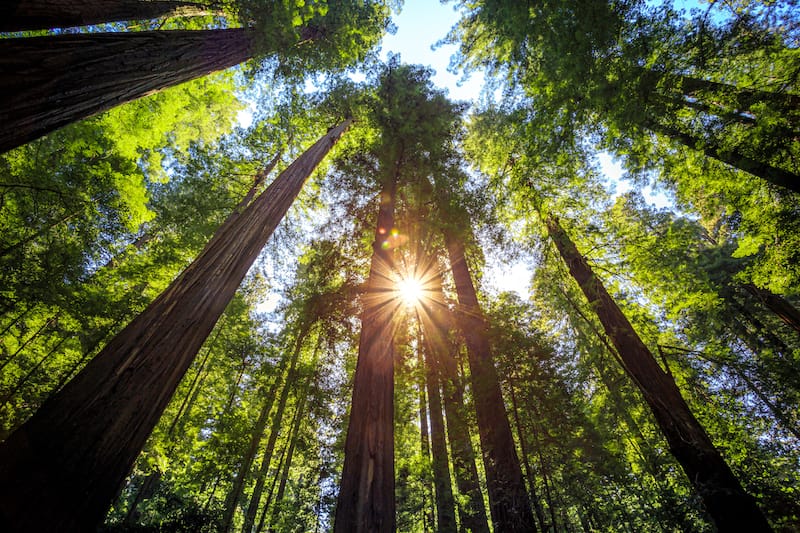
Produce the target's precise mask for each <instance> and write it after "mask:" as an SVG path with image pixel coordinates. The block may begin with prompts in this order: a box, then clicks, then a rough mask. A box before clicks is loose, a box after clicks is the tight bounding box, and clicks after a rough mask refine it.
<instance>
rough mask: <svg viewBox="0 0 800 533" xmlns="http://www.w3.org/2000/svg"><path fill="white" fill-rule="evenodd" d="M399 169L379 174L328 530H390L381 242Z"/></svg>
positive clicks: (386, 318) (385, 283)
mask: <svg viewBox="0 0 800 533" xmlns="http://www.w3.org/2000/svg"><path fill="white" fill-rule="evenodd" d="M398 174H399V168H396V169H394V170H393V174H392V175H391V176H387V177H386V178H385V182H384V184H383V190H382V191H381V194H380V209H379V211H378V223H377V228H376V231H375V241H374V242H373V243H372V264H371V266H370V271H369V278H368V279H367V289H366V294H365V295H364V311H363V313H362V315H361V337H360V339H359V344H358V363H357V365H356V373H355V378H354V381H353V400H352V404H351V406H350V423H349V425H348V428H347V439H346V441H345V445H344V467H343V469H342V480H341V483H340V488H339V497H338V500H337V503H336V519H335V522H334V528H333V529H334V531H335V532H338V533H355V532H365V531H376V532H393V531H394V529H395V503H394V332H395V327H394V326H395V325H394V324H393V321H392V319H393V318H394V316H395V313H394V311H395V310H396V308H397V302H396V299H395V298H393V297H392V292H393V291H394V288H395V287H394V285H395V284H394V280H393V279H392V269H393V268H394V258H393V254H392V251H391V248H390V247H388V246H387V247H384V246H383V245H384V243H386V242H387V239H388V238H389V235H390V232H391V230H392V228H393V227H394V205H395V192H396V190H397V179H398Z"/></svg>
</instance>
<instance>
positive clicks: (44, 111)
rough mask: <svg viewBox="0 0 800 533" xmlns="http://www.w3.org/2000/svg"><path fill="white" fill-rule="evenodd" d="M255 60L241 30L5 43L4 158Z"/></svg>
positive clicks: (1, 66)
mask: <svg viewBox="0 0 800 533" xmlns="http://www.w3.org/2000/svg"><path fill="white" fill-rule="evenodd" d="M54 51H55V52H54ZM56 52H57V53H56ZM253 53H254V48H253V38H252V34H251V33H250V30H247V29H243V28H236V29H222V30H193V31H182V30H181V31H177V30H176V31H143V32H122V33H82V34H62V35H52V36H45V37H29V38H18V39H0V74H1V75H0V152H5V151H6V150H10V149H11V148H14V147H16V146H20V145H22V144H25V143H26V142H29V141H32V140H33V139H36V138H38V137H41V136H42V135H45V134H47V133H49V132H51V131H53V130H56V129H58V128H60V127H62V126H66V125H67V124H70V123H72V122H75V121H78V120H81V119H83V118H86V117H90V116H92V115H95V114H97V113H100V112H101V111H106V110H108V109H111V108H112V107H115V106H117V105H120V104H123V103H125V102H130V101H131V100H136V99H137V98H141V97H142V96H147V95H148V94H152V93H154V92H157V91H160V90H162V89H165V88H167V87H171V86H173V85H178V84H179V83H183V82H186V81H189V80H193V79H195V78H199V77H201V76H205V75H207V74H210V73H212V72H216V71H218V70H223V69H226V68H228V67H232V66H234V65H238V64H239V63H242V62H244V61H246V60H247V59H249V58H250V57H252V56H253Z"/></svg>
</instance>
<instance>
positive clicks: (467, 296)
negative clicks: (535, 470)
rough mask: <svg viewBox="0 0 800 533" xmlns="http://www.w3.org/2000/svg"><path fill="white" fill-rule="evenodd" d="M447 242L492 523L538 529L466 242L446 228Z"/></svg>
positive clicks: (497, 527) (509, 528)
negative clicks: (468, 260)
mask: <svg viewBox="0 0 800 533" xmlns="http://www.w3.org/2000/svg"><path fill="white" fill-rule="evenodd" d="M445 242H446V244H447V252H448V255H449V257H450V268H451V269H452V271H453V280H454V282H455V285H456V293H457V294H458V304H459V308H458V318H457V322H458V325H459V327H460V328H461V331H462V332H463V335H464V339H465V341H466V344H467V354H468V357H469V368H470V378H471V383H472V395H473V398H474V401H475V411H476V414H477V418H478V432H479V434H480V440H481V450H482V452H483V465H484V469H485V470H486V485H487V489H488V492H489V507H490V510H491V514H492V522H493V524H494V528H495V530H496V531H536V524H535V522H534V518H533V513H532V512H531V506H530V502H529V499H528V493H527V491H526V490H525V483H524V481H523V478H522V470H521V468H520V464H519V459H518V458H517V452H516V449H515V447H514V438H513V436H512V434H511V426H510V424H509V422H508V414H507V413H506V408H505V404H504V403H503V395H502V391H501V390H500V382H499V381H498V379H497V370H496V369H495V367H494V364H493V362H492V351H491V346H490V344H489V338H488V335H487V333H488V332H487V324H486V319H485V318H484V316H483V313H482V311H481V308H480V304H479V303H478V297H477V295H476V293H475V286H474V285H473V284H472V276H471V275H470V272H469V267H468V266H467V260H466V256H465V253H464V244H463V242H462V241H461V240H460V239H459V238H458V237H457V235H456V234H455V233H454V232H452V231H451V230H445Z"/></svg>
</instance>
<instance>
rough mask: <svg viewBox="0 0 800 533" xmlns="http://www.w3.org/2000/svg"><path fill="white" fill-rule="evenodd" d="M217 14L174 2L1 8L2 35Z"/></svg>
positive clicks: (24, 2) (66, 0) (124, 0)
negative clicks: (13, 32)
mask: <svg viewBox="0 0 800 533" xmlns="http://www.w3.org/2000/svg"><path fill="white" fill-rule="evenodd" d="M213 12H214V8H213V6H210V5H207V4H203V3H196V2H179V1H174V0H114V1H113V2H109V1H107V0H105V1H104V0H6V2H4V3H3V4H2V6H1V7H0V32H12V31H28V30H47V29H50V28H70V27H74V26H89V25H91V24H102V23H103V22H122V21H128V20H150V19H157V18H162V17H194V16H201V15H208V14H210V13H213Z"/></svg>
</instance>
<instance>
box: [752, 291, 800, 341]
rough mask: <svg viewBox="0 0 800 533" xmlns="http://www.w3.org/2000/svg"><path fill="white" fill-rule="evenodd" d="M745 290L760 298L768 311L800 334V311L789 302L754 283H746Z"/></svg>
mask: <svg viewBox="0 0 800 533" xmlns="http://www.w3.org/2000/svg"><path fill="white" fill-rule="evenodd" d="M744 289H745V290H746V291H747V292H749V293H750V294H752V295H753V296H755V297H756V298H758V300H759V301H760V302H761V303H762V304H764V306H766V308H767V309H769V310H770V311H772V312H773V313H775V315H776V316H777V317H778V318H780V319H781V320H782V321H783V322H784V323H785V324H786V325H787V326H789V327H790V328H792V329H793V330H795V331H796V332H797V333H800V311H798V310H797V308H796V307H795V306H793V305H792V304H791V303H790V302H789V301H788V300H786V299H785V298H783V297H782V296H779V295H777V294H775V293H773V292H770V291H768V290H767V289H762V288H761V287H756V286H755V285H754V284H753V283H746V284H745V285H744Z"/></svg>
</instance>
